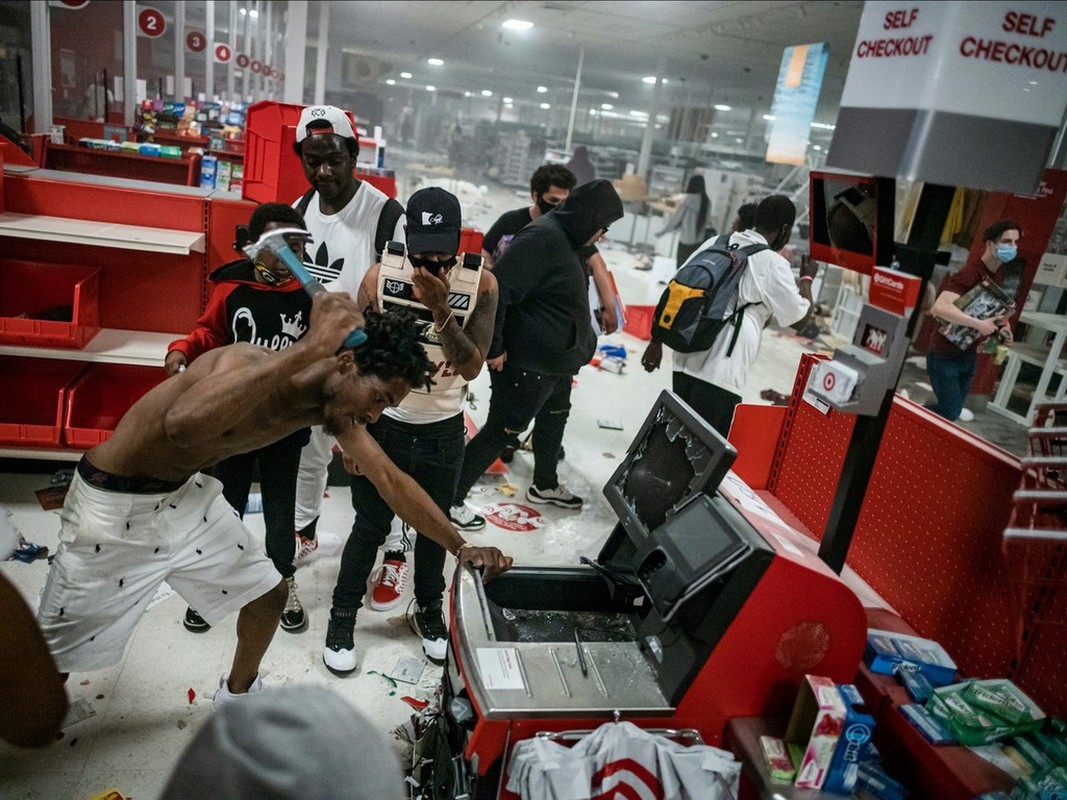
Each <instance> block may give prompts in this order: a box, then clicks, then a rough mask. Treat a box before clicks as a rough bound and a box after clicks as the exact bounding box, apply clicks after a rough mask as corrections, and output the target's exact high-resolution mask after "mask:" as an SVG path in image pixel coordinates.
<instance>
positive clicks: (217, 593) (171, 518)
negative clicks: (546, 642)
mask: <svg viewBox="0 0 1067 800" xmlns="http://www.w3.org/2000/svg"><path fill="white" fill-rule="evenodd" d="M60 519H61V525H60V531H59V539H60V543H59V549H58V551H57V553H56V557H55V561H54V562H53V564H52V567H51V570H50V571H49V573H48V580H47V582H46V583H45V587H44V593H43V594H42V596H41V607H40V611H39V612H38V622H39V623H40V626H41V630H42V631H43V633H44V636H45V640H46V641H47V642H48V647H49V649H50V650H51V651H52V655H53V657H54V658H55V660H56V665H57V666H58V667H59V671H60V672H84V671H87V670H94V669H102V668H103V667H107V666H110V665H112V664H115V663H117V662H118V661H119V660H120V659H121V658H122V654H123V651H124V650H125V647H126V642H127V641H128V640H129V638H130V634H132V633H133V630H134V628H135V627H136V626H137V622H138V620H139V619H140V618H141V614H143V613H144V611H145V608H146V607H147V605H148V602H149V601H150V600H151V599H152V596H153V595H154V594H155V592H156V590H157V589H158V588H159V586H160V584H161V583H162V582H163V581H164V580H165V581H167V582H168V583H169V584H170V585H171V586H172V587H173V588H174V590H175V591H176V592H177V593H178V594H180V595H181V596H182V597H183V598H184V599H185V601H186V602H187V603H188V604H189V605H190V606H191V607H192V608H194V609H196V611H197V613H198V614H200V616H202V617H203V618H204V619H205V620H207V621H208V622H209V623H211V624H212V625H215V624H217V623H219V622H221V621H222V620H223V619H224V618H225V617H226V616H228V615H229V614H231V613H233V612H234V611H237V610H238V609H240V608H241V607H242V606H244V605H246V604H248V603H249V602H251V601H252V600H255V599H256V598H258V597H261V596H262V595H264V594H266V593H267V592H269V591H270V590H271V589H273V588H274V587H275V586H277V585H278V583H279V582H280V581H281V580H282V578H281V575H279V574H278V571H277V570H276V569H275V568H274V565H273V564H272V563H271V561H270V559H269V558H267V556H266V554H265V553H264V552H263V547H262V546H261V545H260V544H258V543H257V542H256V541H255V540H254V539H253V537H252V535H251V534H250V533H249V531H248V529H247V528H246V527H245V525H244V523H243V522H242V521H241V520H240V518H239V517H238V516H237V514H236V513H235V512H234V510H233V509H232V508H231V507H230V505H229V503H227V502H226V500H225V499H224V498H223V496H222V484H221V483H220V482H219V481H218V480H216V479H215V478H212V477H209V476H207V475H202V474H200V473H197V474H196V475H194V476H193V477H191V478H189V480H188V481H186V482H185V483H184V484H183V485H182V486H181V488H179V489H177V490H175V491H173V492H168V493H166V494H129V493H125V492H114V491H108V490H106V489H99V488H97V487H95V486H92V485H90V484H88V483H86V482H85V481H84V480H83V479H82V477H81V475H79V474H78V473H77V472H75V474H74V480H73V481H72V482H71V485H70V489H69V490H68V492H67V499H66V502H65V503H64V504H63V511H62V512H61V514H60Z"/></svg>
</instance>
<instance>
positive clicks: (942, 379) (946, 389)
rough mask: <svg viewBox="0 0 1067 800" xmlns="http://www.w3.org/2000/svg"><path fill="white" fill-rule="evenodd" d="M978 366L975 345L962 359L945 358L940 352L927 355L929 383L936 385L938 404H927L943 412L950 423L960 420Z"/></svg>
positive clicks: (932, 408)
mask: <svg viewBox="0 0 1067 800" xmlns="http://www.w3.org/2000/svg"><path fill="white" fill-rule="evenodd" d="M977 365H978V352H977V350H976V348H974V347H972V348H971V349H970V350H967V351H965V352H964V353H963V355H961V356H960V357H959V358H945V356H939V355H937V353H927V354H926V371H927V373H928V374H929V375H930V385H931V386H932V387H933V388H934V395H935V396H936V397H937V402H936V403H929V404H927V406H926V407H927V408H929V409H930V410H931V411H933V412H934V413H935V414H940V415H941V416H942V417H944V418H945V419H947V420H948V421H949V422H955V421H956V420H957V419H959V416H960V411H962V410H963V402H964V401H965V400H966V399H967V393H968V392H969V391H970V390H971V380H973V379H974V371H975V368H976V367H977Z"/></svg>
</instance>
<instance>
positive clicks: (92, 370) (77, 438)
mask: <svg viewBox="0 0 1067 800" xmlns="http://www.w3.org/2000/svg"><path fill="white" fill-rule="evenodd" d="M166 377H167V374H166V373H165V372H164V371H163V370H162V369H161V368H160V367H135V366H129V365H126V364H92V365H90V366H89V367H88V368H87V369H86V370H85V372H83V373H82V374H81V375H80V376H79V377H78V379H77V380H75V381H74V382H73V383H72V384H71V385H70V388H69V389H68V390H67V404H66V414H65V417H64V423H63V436H64V440H65V441H66V443H67V445H68V446H69V447H83V448H89V447H95V446H96V445H98V444H100V443H101V442H103V441H104V440H106V439H107V438H108V437H109V436H111V434H112V433H113V432H114V430H115V426H116V425H118V424H119V420H120V419H122V416H123V415H124V414H125V413H126V412H127V411H128V410H129V408H130V406H132V405H133V404H134V403H136V402H137V401H138V400H140V399H141V396H142V395H144V394H145V393H146V392H147V391H148V390H149V389H151V388H153V387H154V386H156V385H157V384H159V383H162V382H163V381H164V380H166Z"/></svg>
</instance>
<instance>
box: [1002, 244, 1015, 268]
mask: <svg viewBox="0 0 1067 800" xmlns="http://www.w3.org/2000/svg"><path fill="white" fill-rule="evenodd" d="M1018 252H1019V248H1018V247H1016V246H1015V245H1013V244H998V245H997V260H998V261H1000V263H1001V264H1007V263H1008V262H1009V261H1014V260H1015V255H1016V253H1018Z"/></svg>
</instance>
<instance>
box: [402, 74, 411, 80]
mask: <svg viewBox="0 0 1067 800" xmlns="http://www.w3.org/2000/svg"><path fill="white" fill-rule="evenodd" d="M400 77H401V78H403V79H404V80H406V81H410V80H411V73H410V72H401V73H400Z"/></svg>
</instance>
